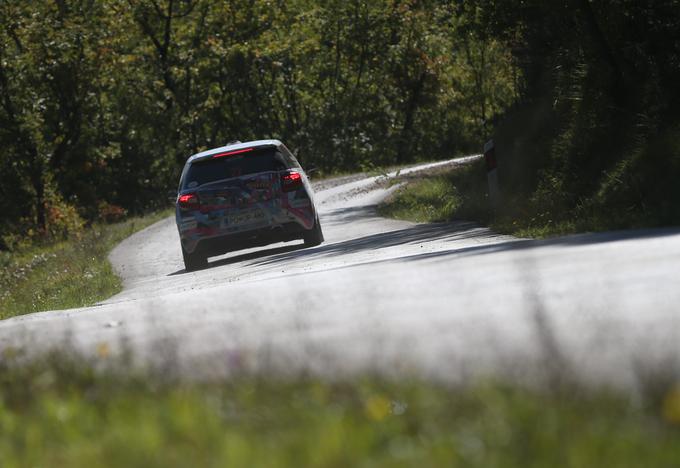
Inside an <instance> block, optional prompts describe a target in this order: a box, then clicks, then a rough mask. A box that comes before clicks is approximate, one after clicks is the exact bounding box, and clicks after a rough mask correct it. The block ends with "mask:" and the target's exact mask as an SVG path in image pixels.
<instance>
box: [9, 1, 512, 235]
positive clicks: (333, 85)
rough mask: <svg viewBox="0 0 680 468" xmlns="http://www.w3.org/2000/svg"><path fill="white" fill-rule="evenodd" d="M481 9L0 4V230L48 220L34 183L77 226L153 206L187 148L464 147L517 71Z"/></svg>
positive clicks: (383, 157)
mask: <svg viewBox="0 0 680 468" xmlns="http://www.w3.org/2000/svg"><path fill="white" fill-rule="evenodd" d="M480 21H481V17H480V16H479V15H477V14H472V13H469V12H467V11H464V10H461V9H460V8H458V7H456V6H454V5H449V4H446V3H441V2H394V1H392V0H372V1H369V2H363V1H358V0H356V1H354V0H353V1H349V2H348V1H338V0H325V1H322V2H311V1H308V0H296V1H293V2H270V1H264V0H256V1H251V0H233V1H230V2H223V1H218V0H189V1H179V0H163V1H157V2H147V1H140V0H114V1H109V2H77V1H58V2H52V1H47V0H39V1H35V2H0V25H1V26H0V96H1V97H2V99H0V148H2V149H1V150H0V180H1V181H2V182H3V183H2V184H0V212H1V213H2V216H3V220H4V221H5V222H3V223H2V224H1V225H0V236H3V235H6V234H13V235H15V236H20V237H21V236H26V235H27V232H28V229H34V230H35V231H40V232H46V231H48V230H49V229H51V228H50V227H49V224H50V222H51V220H50V219H49V218H48V213H47V210H48V209H47V207H46V199H47V196H48V195H47V189H48V185H49V184H52V187H53V188H54V189H55V190H56V191H57V192H56V193H57V194H58V195H59V197H60V199H61V200H63V201H64V203H66V204H68V206H72V207H75V208H76V209H77V210H78V215H79V216H81V217H82V218H84V219H87V220H94V219H97V218H98V217H99V215H100V213H99V211H100V210H99V207H100V206H102V204H107V205H113V206H119V207H121V208H123V209H125V210H127V211H128V212H130V213H132V214H134V213H139V212H142V211H144V210H145V209H148V208H157V207H159V206H161V205H162V203H163V202H164V200H165V196H166V193H167V192H168V190H170V189H172V188H173V187H174V186H175V184H176V181H177V178H178V175H179V170H180V169H181V167H182V164H183V163H184V161H185V160H186V158H187V156H189V155H190V154H192V153H194V152H197V151H199V150H203V149H206V148H209V147H215V146H219V145H222V144H225V143H226V142H228V141H230V140H235V139H239V140H242V141H245V140H249V139H258V138H268V137H274V138H281V139H283V140H284V141H285V142H286V143H287V144H289V146H291V147H292V148H293V149H294V150H295V151H297V153H298V155H299V157H300V159H301V161H302V162H303V164H304V165H305V166H308V167H309V166H317V167H318V168H319V169H320V170H322V171H323V172H324V173H329V172H335V171H350V170H356V169H357V168H361V167H380V166H386V165H390V164H395V163H400V164H401V163H405V162H410V161H415V160H418V159H427V160H432V159H436V158H441V157H448V156H451V155H452V154H454V153H457V152H460V151H469V150H470V149H471V148H476V147H477V146H478V144H479V139H480V136H481V135H483V134H484V133H485V130H484V129H485V128H486V127H488V125H489V122H490V121H492V119H493V118H494V117H495V116H497V115H498V114H499V113H501V112H502V111H503V110H504V109H505V108H506V107H507V106H508V105H510V104H511V103H512V102H513V101H514V100H515V99H516V97H517V89H518V88H517V86H518V82H519V81H518V79H517V76H518V72H517V69H516V67H515V65H514V61H513V58H512V56H511V54H510V52H509V48H508V47H507V46H506V45H505V43H504V42H503V41H502V40H499V39H496V38H491V37H484V36H482V35H479V34H474V31H475V28H479V27H480V24H481V23H480ZM0 247H3V246H1V245H0ZM4 247H5V248H7V247H9V246H7V245H4Z"/></svg>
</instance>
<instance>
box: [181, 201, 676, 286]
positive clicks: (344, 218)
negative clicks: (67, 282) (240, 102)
mask: <svg viewBox="0 0 680 468" xmlns="http://www.w3.org/2000/svg"><path fill="white" fill-rule="evenodd" d="M371 216H375V214H374V207H370V206H369V207H356V208H343V209H338V210H334V211H332V212H330V213H327V214H326V215H325V216H324V218H323V224H324V225H326V226H333V225H335V226H337V225H341V224H346V223H351V222H354V221H358V220H362V219H367V217H369V218H370V217H371ZM673 235H680V228H663V229H642V230H629V231H612V232H601V233H586V234H575V235H569V236H564V237H557V238H552V239H542V240H532V239H514V238H510V239H508V236H504V235H499V234H497V233H494V232H493V231H491V230H490V229H488V228H485V227H481V226H479V225H477V224H475V223H472V222H468V221H453V222H447V223H430V224H417V225H415V226H411V227H408V228H405V229H398V230H395V231H389V232H381V233H377V234H372V235H368V236H364V237H359V238H355V239H350V240H346V241H341V242H336V243H331V244H322V245H321V246H319V247H315V248H312V249H306V248H305V247H304V244H296V245H291V246H284V247H277V248H270V249H262V250H257V251H250V252H247V253H244V254H241V255H235V256H230V257H226V258H222V259H219V260H217V261H214V262H212V263H210V264H209V265H208V268H212V267H217V266H222V265H229V264H235V263H239V262H248V263H247V264H246V265H247V266H271V265H275V264H278V263H281V262H287V261H295V260H298V259H302V258H304V259H306V260H318V259H321V258H329V257H336V256H339V255H345V254H353V253H358V252H365V251H374V250H378V249H383V248H389V247H395V246H399V245H407V244H411V245H413V244H421V243H425V242H432V241H439V242H447V243H449V242H450V243H451V249H444V250H440V251H437V252H424V253H422V254H415V255H407V256H404V257H400V260H403V261H415V260H425V259H430V258H435V257H444V256H448V255H482V254H488V253H495V252H502V251H508V250H519V249H533V248H540V247H547V246H559V245H562V246H580V245H587V244H600V243H611V242H624V241H627V240H633V239H642V238H654V237H664V236H673ZM470 240H473V241H474V240H476V241H479V242H480V244H479V245H472V246H470V245H469V244H468V245H466V246H458V247H456V244H457V243H458V242H460V241H470ZM386 261H394V259H392V260H386ZM181 273H185V270H179V271H176V272H174V273H171V274H170V275H168V276H171V275H177V274H181Z"/></svg>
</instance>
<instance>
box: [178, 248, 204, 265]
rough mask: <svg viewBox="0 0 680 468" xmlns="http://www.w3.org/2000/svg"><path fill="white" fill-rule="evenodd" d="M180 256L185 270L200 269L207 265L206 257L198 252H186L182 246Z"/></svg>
mask: <svg viewBox="0 0 680 468" xmlns="http://www.w3.org/2000/svg"><path fill="white" fill-rule="evenodd" d="M182 258H183V259H184V269H185V270H186V271H195V270H200V269H203V268H205V267H207V266H208V259H207V257H206V256H205V255H201V254H199V253H192V254H190V253H188V252H187V251H185V250H184V247H182Z"/></svg>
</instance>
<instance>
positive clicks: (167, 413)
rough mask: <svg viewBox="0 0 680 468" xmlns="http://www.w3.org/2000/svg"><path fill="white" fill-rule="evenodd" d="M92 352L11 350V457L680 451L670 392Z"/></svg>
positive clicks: (1, 427) (556, 458) (6, 373)
mask: <svg viewBox="0 0 680 468" xmlns="http://www.w3.org/2000/svg"><path fill="white" fill-rule="evenodd" d="M12 355H13V356H14V357H12ZM97 359H98V360H99V361H100V362H98V363H87V362H81V361H80V360H71V359H69V358H68V356H63V355H59V356H53V357H51V358H47V359H46V360H44V361H28V362H27V361H26V360H25V359H22V355H21V354H17V352H16V351H12V350H4V359H3V361H1V362H0V436H1V437H0V459H2V461H3V467H7V468H13V467H19V466H50V467H62V466H63V467H70V466H102V467H108V466H125V467H136V466H139V467H149V466H159V467H172V466H177V467H184V466H189V465H190V466H249V467H260V466H261V467H289V466H290V467H299V466H381V467H382V466H387V467H391V466H394V467H397V466H414V465H418V466H428V467H429V466H432V467H437V466H466V467H477V466H478V467H488V466H497V467H508V468H510V467H522V468H524V467H527V466H536V467H539V466H564V467H581V466H593V465H597V466H617V467H637V466H640V465H641V464H642V465H644V466H646V467H657V466H658V467H665V466H673V465H674V464H675V462H676V461H677V459H678V458H679V457H680V445H678V444H677V437H678V427H674V425H673V424H675V423H677V420H675V419H673V416H674V415H675V413H673V412H672V411H670V412H669V411H667V410H666V409H664V408H665V407H668V408H671V409H672V405H673V404H675V403H674V400H673V398H677V395H676V392H677V390H676V391H673V389H672V388H666V392H664V395H665V396H666V397H665V400H668V401H669V402H670V403H667V404H665V405H663V407H662V405H661V404H660V403H661V402H659V404H657V403H654V402H650V403H654V404H644V405H640V404H638V405H633V404H631V403H629V402H628V401H627V400H626V399H624V398H621V397H619V396H617V395H613V394H608V393H599V394H598V393H596V394H594V395H592V394H584V393H581V392H564V391H557V392H547V391H545V392H537V391H528V390H521V389H518V388H513V387H511V386H507V385H500V384H486V385H476V386H471V387H468V388H449V387H446V386H443V385H438V384H433V383H427V382H423V381H417V380H401V381H399V382H396V381H385V380H383V379H379V378H365V379H363V380H360V381H337V382H334V383H328V382H320V381H316V380H313V379H300V380H279V379H267V380H261V379H257V378H252V377H244V378H239V379H234V380H232V381H213V382H210V383H187V382H174V381H172V380H170V381H168V378H167V376H165V377H164V378H163V377H158V376H156V377H154V376H148V375H143V374H141V373H139V374H135V373H134V372H131V371H130V370H129V366H127V365H126V366H125V368H127V369H128V370H122V369H118V368H117V367H116V366H115V365H111V364H110V363H109V365H108V366H107V361H109V360H110V359H111V358H110V357H107V356H106V355H105V353H100V356H99V357H98V358H97ZM15 361H16V362H19V361H21V362H22V365H21V366H16V365H14V364H13V363H14V362H15ZM95 364H96V366H95ZM96 369H98V370H96ZM662 397H663V395H662ZM645 403H647V402H646V401H645Z"/></svg>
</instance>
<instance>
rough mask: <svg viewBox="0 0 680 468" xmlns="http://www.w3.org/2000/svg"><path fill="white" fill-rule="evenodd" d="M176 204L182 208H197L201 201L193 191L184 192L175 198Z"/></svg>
mask: <svg viewBox="0 0 680 468" xmlns="http://www.w3.org/2000/svg"><path fill="white" fill-rule="evenodd" d="M177 204H178V205H179V207H180V209H182V210H197V209H198V208H199V207H200V206H201V203H200V202H199V200H198V195H196V194H195V193H185V194H184V195H180V196H179V198H178V199H177Z"/></svg>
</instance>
